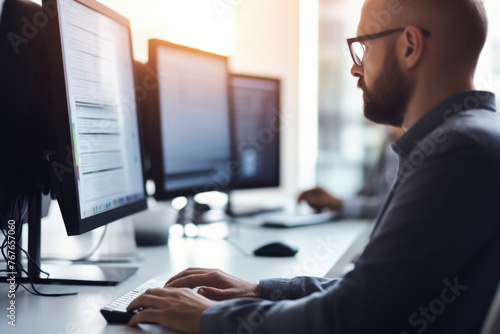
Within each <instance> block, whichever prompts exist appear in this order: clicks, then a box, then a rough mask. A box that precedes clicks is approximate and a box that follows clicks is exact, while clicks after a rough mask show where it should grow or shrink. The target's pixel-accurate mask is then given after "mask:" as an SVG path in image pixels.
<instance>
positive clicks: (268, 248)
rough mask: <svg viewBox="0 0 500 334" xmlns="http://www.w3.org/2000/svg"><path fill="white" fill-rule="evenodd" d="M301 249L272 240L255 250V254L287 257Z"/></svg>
mask: <svg viewBox="0 0 500 334" xmlns="http://www.w3.org/2000/svg"><path fill="white" fill-rule="evenodd" d="M298 251H299V249H298V248H297V247H295V246H292V245H290V244H287V243H284V242H279V241H277V242H271V243H268V244H265V245H262V246H260V247H259V248H257V249H255V250H254V251H253V254H254V255H255V256H272V257H287V256H294V255H295V254H297V252H298Z"/></svg>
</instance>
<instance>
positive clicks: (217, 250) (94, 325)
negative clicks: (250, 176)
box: [0, 221, 371, 334]
mask: <svg viewBox="0 0 500 334" xmlns="http://www.w3.org/2000/svg"><path fill="white" fill-rule="evenodd" d="M217 228H220V229H222V230H224V229H225V228H227V229H229V232H230V234H229V235H230V238H231V240H233V241H234V242H236V243H238V244H239V245H241V247H242V248H244V249H245V250H248V252H250V251H251V250H252V249H254V248H256V247H257V246H259V245H261V244H263V243H266V242H268V241H273V240H286V241H289V242H290V243H293V244H295V245H297V246H298V247H299V252H298V253H297V255H296V256H295V257H292V258H257V257H254V256H250V255H245V254H244V253H243V252H242V251H240V250H238V249H237V248H235V247H234V246H233V245H231V244H230V243H228V242H227V241H225V240H223V239H221V238H217V237H216V236H214V237H213V239H203V238H199V239H185V238H181V237H173V236H172V237H171V238H170V241H169V245H168V247H167V246H161V247H153V248H140V249H139V251H140V253H141V255H142V258H143V260H142V261H140V262H135V263H130V264H126V266H138V267H139V268H140V269H139V271H138V273H137V274H136V275H135V276H133V277H131V278H130V279H128V280H126V281H124V282H123V283H121V284H120V285H118V286H115V287H88V286H62V285H51V286H44V285H39V286H38V287H39V290H40V291H42V292H46V293H51V292H52V293H58V292H70V291H78V292H79V293H78V295H76V296H70V297H38V296H33V295H30V294H29V293H28V292H26V291H24V289H22V288H20V289H19V290H18V292H17V294H16V299H15V300H16V327H15V328H14V327H11V326H9V325H8V324H7V321H8V318H7V317H6V315H7V310H6V308H7V307H8V302H9V299H8V298H7V291H8V286H7V284H4V283H2V284H0V309H1V311H0V333H23V334H24V333H37V334H98V333H142V332H143V330H147V331H151V332H155V333H172V332H171V331H168V330H167V329H164V328H161V327H159V326H152V325H141V329H139V328H130V327H128V326H125V325H107V323H106V321H105V320H104V318H103V317H102V316H101V314H100V312H99V310H100V309H101V307H103V306H104V305H105V304H107V303H108V302H110V301H112V300H114V299H116V298H117V297H119V296H121V295H122V294H124V293H126V292H127V291H129V290H131V289H133V288H135V287H137V286H138V285H140V284H141V283H143V282H144V281H146V280H148V279H149V278H151V277H153V276H155V275H158V274H162V273H166V274H168V275H169V276H170V275H173V274H175V273H177V272H179V271H181V270H183V269H185V268H187V267H193V266H196V267H207V268H219V269H222V270H224V271H226V272H228V273H230V274H233V275H235V276H238V277H241V278H243V279H246V280H249V281H253V282H258V281H259V279H261V278H269V277H293V276H297V275H311V276H325V275H327V274H328V273H332V272H335V270H337V271H339V270H340V269H339V268H342V267H343V265H344V263H347V261H348V259H349V258H350V257H351V254H353V253H355V252H358V251H360V250H361V249H362V248H363V247H364V243H365V240H366V238H367V236H368V234H369V232H370V229H371V224H370V223H369V222H366V221H342V222H336V223H331V224H323V225H317V226H311V227H301V228H294V229H285V230H283V229H265V228H261V227H251V226H239V225H234V226H230V227H224V226H223V225H215V226H214V227H212V231H217ZM202 233H203V234H205V233H204V232H203V231H202ZM221 233H223V231H222V232H221ZM1 265H3V263H1ZM112 266H118V265H116V264H114V265H112ZM336 267H337V269H335V268H336ZM332 270H333V271H332Z"/></svg>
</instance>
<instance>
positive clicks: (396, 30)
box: [347, 27, 431, 67]
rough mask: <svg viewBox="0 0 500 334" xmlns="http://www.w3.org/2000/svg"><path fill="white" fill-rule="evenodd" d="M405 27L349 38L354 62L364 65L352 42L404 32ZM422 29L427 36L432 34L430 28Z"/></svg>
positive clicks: (348, 41)
mask: <svg viewBox="0 0 500 334" xmlns="http://www.w3.org/2000/svg"><path fill="white" fill-rule="evenodd" d="M405 29H406V27H405V28H397V29H391V30H386V31H381V32H376V33H374V34H368V35H363V36H359V37H354V38H348V39H347V46H348V47H349V52H350V53H351V57H352V60H353V61H354V64H355V65H356V66H359V67H361V66H363V60H361V59H359V58H358V56H357V55H356V53H355V52H354V50H353V49H352V44H353V43H356V42H362V41H367V40H371V39H375V38H379V37H384V36H387V35H390V34H394V33H396V32H402V31H405ZM420 31H422V34H423V35H424V36H425V37H429V36H430V35H431V32H430V31H429V30H425V29H422V28H420Z"/></svg>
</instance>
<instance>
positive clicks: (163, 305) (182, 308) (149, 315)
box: [127, 288, 215, 333]
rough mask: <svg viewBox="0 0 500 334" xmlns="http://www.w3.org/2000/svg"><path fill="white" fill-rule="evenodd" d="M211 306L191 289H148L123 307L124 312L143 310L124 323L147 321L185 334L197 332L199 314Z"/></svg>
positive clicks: (207, 300) (211, 303)
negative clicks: (125, 308) (125, 310)
mask: <svg viewBox="0 0 500 334" xmlns="http://www.w3.org/2000/svg"><path fill="white" fill-rule="evenodd" d="M213 304H215V302H214V301H212V300H209V299H207V298H205V297H203V296H200V295H199V294H197V293H196V292H194V291H193V290H191V289H171V288H163V289H150V290H147V291H146V292H145V293H143V294H142V295H140V296H139V297H137V298H136V299H134V300H133V301H132V302H131V303H130V305H129V306H128V307H127V311H133V310H136V309H139V308H143V310H142V311H140V312H139V313H137V314H136V315H134V316H133V317H132V319H130V321H129V323H128V324H129V325H130V326H135V325H137V324H138V323H143V322H149V323H156V324H159V325H162V326H164V327H168V328H171V329H174V330H176V331H181V332H185V333H201V331H200V321H201V314H202V313H203V311H205V310H206V309H208V308H209V307H210V306H212V305H213Z"/></svg>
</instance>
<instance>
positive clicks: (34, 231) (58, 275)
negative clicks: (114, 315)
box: [0, 189, 138, 286]
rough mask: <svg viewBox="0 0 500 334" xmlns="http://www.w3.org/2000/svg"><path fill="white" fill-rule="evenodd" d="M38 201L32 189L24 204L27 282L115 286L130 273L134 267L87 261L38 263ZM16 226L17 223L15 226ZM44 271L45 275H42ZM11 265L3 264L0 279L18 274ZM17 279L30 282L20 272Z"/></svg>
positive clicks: (39, 225) (39, 195)
mask: <svg viewBox="0 0 500 334" xmlns="http://www.w3.org/2000/svg"><path fill="white" fill-rule="evenodd" d="M41 201H42V192H41V190H40V189H36V190H33V191H32V193H31V194H30V198H29V204H28V255H29V257H30V258H31V260H29V259H28V261H27V263H28V266H27V271H28V274H29V276H30V277H31V281H33V283H36V284H70V285H99V286H108V285H117V284H118V283H120V282H121V281H123V280H125V279H126V278H128V277H130V276H131V275H133V274H134V273H135V272H136V271H137V269H138V268H136V267H122V268H117V267H105V266H97V265H88V264H69V265H52V264H51V265H41ZM18 228H19V226H18ZM17 239H18V240H17V243H18V245H19V247H21V239H22V235H20V234H18V238H17ZM19 247H16V250H15V254H16V257H15V258H16V259H21V255H22V254H21V250H20V249H18V248H19ZM40 268H41V269H42V270H43V271H46V272H48V273H49V274H50V276H49V277H46V276H47V275H46V274H44V273H43V272H42V271H41V270H40ZM12 269H13V268H12V267H10V266H9V263H7V277H5V276H3V277H1V278H0V280H1V281H5V280H6V279H8V278H10V277H11V276H12V275H13V274H14V276H16V275H17V277H18V278H17V279H19V276H20V275H21V273H20V271H19V268H15V269H14V270H12ZM25 269H26V268H25ZM21 282H23V283H25V282H30V279H29V278H28V277H27V276H26V275H25V274H23V275H22V277H21Z"/></svg>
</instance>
